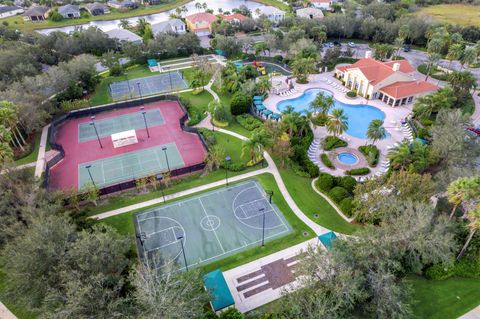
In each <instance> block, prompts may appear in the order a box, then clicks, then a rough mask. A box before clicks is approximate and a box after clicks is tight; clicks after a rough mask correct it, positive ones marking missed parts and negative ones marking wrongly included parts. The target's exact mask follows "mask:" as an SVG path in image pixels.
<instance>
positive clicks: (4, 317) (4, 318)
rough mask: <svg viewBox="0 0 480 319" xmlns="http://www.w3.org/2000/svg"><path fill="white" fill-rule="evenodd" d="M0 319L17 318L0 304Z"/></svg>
mask: <svg viewBox="0 0 480 319" xmlns="http://www.w3.org/2000/svg"><path fill="white" fill-rule="evenodd" d="M0 319H17V317H15V315H14V314H13V313H12V312H11V311H10V310H8V308H7V307H5V305H4V304H3V303H1V302H0Z"/></svg>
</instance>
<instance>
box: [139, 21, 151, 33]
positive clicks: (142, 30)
mask: <svg viewBox="0 0 480 319" xmlns="http://www.w3.org/2000/svg"><path fill="white" fill-rule="evenodd" d="M148 25H149V23H148V22H147V20H145V18H140V19H138V20H137V29H138V32H139V33H140V35H142V36H143V34H144V33H145V29H146V28H147V26H148Z"/></svg>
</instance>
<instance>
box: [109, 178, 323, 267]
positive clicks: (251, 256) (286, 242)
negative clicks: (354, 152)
mask: <svg viewBox="0 0 480 319" xmlns="http://www.w3.org/2000/svg"><path fill="white" fill-rule="evenodd" d="M254 178H255V179H257V180H258V181H259V182H260V184H261V185H262V187H263V188H265V189H271V190H273V191H274V192H275V193H276V194H279V193H280V190H279V189H278V186H277V184H276V183H275V179H274V177H273V176H272V175H271V174H269V173H265V174H261V175H258V176H256V177H254ZM195 195H198V193H197V194H195ZM191 196H194V195H191ZM187 197H189V196H187ZM273 201H274V203H275V204H276V205H277V206H278V208H279V209H280V210H281V211H282V213H283V215H284V216H285V218H286V219H287V220H288V222H289V223H290V226H292V229H293V232H292V233H291V234H288V235H287V236H284V237H281V238H278V239H275V240H272V241H268V242H266V243H265V246H264V247H261V246H258V247H256V248H251V249H248V250H246V251H243V252H240V253H238V254H235V255H232V256H229V257H226V258H223V259H221V260H218V261H215V262H212V263H210V264H207V265H205V266H203V267H202V270H203V271H205V272H208V271H212V270H214V269H218V268H220V269H221V270H223V271H225V270H228V269H231V268H234V267H236V266H239V265H242V264H245V263H247V262H250V261H252V260H255V259H258V258H260V257H262V256H266V255H269V254H271V253H274V252H276V251H279V250H282V249H285V248H287V247H290V246H293V245H296V244H298V243H301V242H303V241H305V240H307V239H310V238H313V237H314V236H315V234H314V233H313V231H312V230H311V229H310V228H308V226H306V225H305V224H303V223H302V222H301V221H300V219H298V217H297V216H296V215H295V214H294V213H293V211H292V210H291V209H290V207H289V206H288V204H287V202H286V201H285V199H284V198H283V197H282V196H273ZM142 210H143V209H142ZM134 213H135V211H133V212H128V213H126V214H122V215H117V216H113V217H110V218H107V219H104V220H102V222H104V223H106V224H108V225H110V226H112V227H114V228H116V229H117V230H118V231H119V232H120V233H122V234H126V235H130V237H131V238H132V244H134V240H135V229H134V226H133V217H132V216H133V214H134ZM304 231H306V232H308V236H304V235H303V232H304Z"/></svg>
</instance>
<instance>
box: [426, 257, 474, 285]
mask: <svg viewBox="0 0 480 319" xmlns="http://www.w3.org/2000/svg"><path fill="white" fill-rule="evenodd" d="M452 276H458V277H465V278H480V260H471V259H466V258H465V259H462V260H460V261H459V262H456V263H455V264H454V265H452V266H450V267H448V266H444V265H442V264H436V265H433V266H431V267H429V268H428V269H427V270H426V271H425V277H427V278H428V279H432V280H445V279H447V278H450V277H452Z"/></svg>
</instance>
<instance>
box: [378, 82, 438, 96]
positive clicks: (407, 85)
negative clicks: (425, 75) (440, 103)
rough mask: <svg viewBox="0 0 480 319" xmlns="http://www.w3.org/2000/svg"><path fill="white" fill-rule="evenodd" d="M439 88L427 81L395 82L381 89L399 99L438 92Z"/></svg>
mask: <svg viewBox="0 0 480 319" xmlns="http://www.w3.org/2000/svg"><path fill="white" fill-rule="evenodd" d="M437 89H438V87H437V86H436V85H434V84H432V83H430V82H426V81H409V82H395V83H392V84H390V85H387V86H384V87H382V88H381V89H380V91H382V92H383V93H385V94H387V95H389V96H391V97H393V98H395V99H398V98H404V97H408V96H414V95H417V94H419V93H426V92H431V91H436V90H437Z"/></svg>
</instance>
